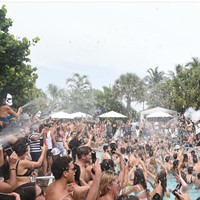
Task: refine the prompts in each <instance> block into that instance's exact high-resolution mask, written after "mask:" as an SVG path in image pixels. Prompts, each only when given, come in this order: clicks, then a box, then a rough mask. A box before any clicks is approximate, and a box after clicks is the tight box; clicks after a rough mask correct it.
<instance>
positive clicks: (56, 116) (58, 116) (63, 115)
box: [50, 111, 74, 119]
mask: <svg viewBox="0 0 200 200" xmlns="http://www.w3.org/2000/svg"><path fill="white" fill-rule="evenodd" d="M50 117H51V118H53V119H74V117H73V116H72V115H70V114H68V113H66V112H63V111H59V112H56V113H53V114H51V115H50Z"/></svg>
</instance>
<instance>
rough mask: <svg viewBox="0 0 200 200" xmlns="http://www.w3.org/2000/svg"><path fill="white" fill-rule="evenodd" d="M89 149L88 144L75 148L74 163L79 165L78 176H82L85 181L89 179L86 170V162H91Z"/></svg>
mask: <svg viewBox="0 0 200 200" xmlns="http://www.w3.org/2000/svg"><path fill="white" fill-rule="evenodd" d="M91 151H92V149H91V148H90V147H89V146H80V147H79V148H78V150H77V158H78V160H77V162H76V164H77V165H79V167H80V171H81V174H80V178H82V179H83V180H84V181H85V182H86V183H88V182H89V181H90V180H91V177H90V175H89V173H88V172H87V169H86V168H87V167H88V166H87V164H91V162H92V159H91Z"/></svg>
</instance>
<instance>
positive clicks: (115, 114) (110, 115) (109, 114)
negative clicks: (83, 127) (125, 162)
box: [99, 111, 127, 118]
mask: <svg viewBox="0 0 200 200" xmlns="http://www.w3.org/2000/svg"><path fill="white" fill-rule="evenodd" d="M99 117H100V118H127V116H125V115H122V114H120V113H118V112H115V111H110V112H106V113H104V114H102V115H99Z"/></svg>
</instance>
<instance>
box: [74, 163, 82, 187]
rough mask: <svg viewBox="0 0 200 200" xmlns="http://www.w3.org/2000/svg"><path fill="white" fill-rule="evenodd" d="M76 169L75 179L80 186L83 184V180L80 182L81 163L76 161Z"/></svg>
mask: <svg viewBox="0 0 200 200" xmlns="http://www.w3.org/2000/svg"><path fill="white" fill-rule="evenodd" d="M74 169H75V174H74V180H75V182H76V183H77V184H78V185H79V186H81V182H80V175H81V170H80V167H79V165H77V164H75V163H74Z"/></svg>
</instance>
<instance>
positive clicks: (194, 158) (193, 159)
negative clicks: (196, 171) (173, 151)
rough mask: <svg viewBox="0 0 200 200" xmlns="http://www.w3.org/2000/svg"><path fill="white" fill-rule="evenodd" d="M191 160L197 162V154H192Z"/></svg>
mask: <svg viewBox="0 0 200 200" xmlns="http://www.w3.org/2000/svg"><path fill="white" fill-rule="evenodd" d="M192 161H193V163H197V162H198V158H197V155H194V156H193V157H192Z"/></svg>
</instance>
